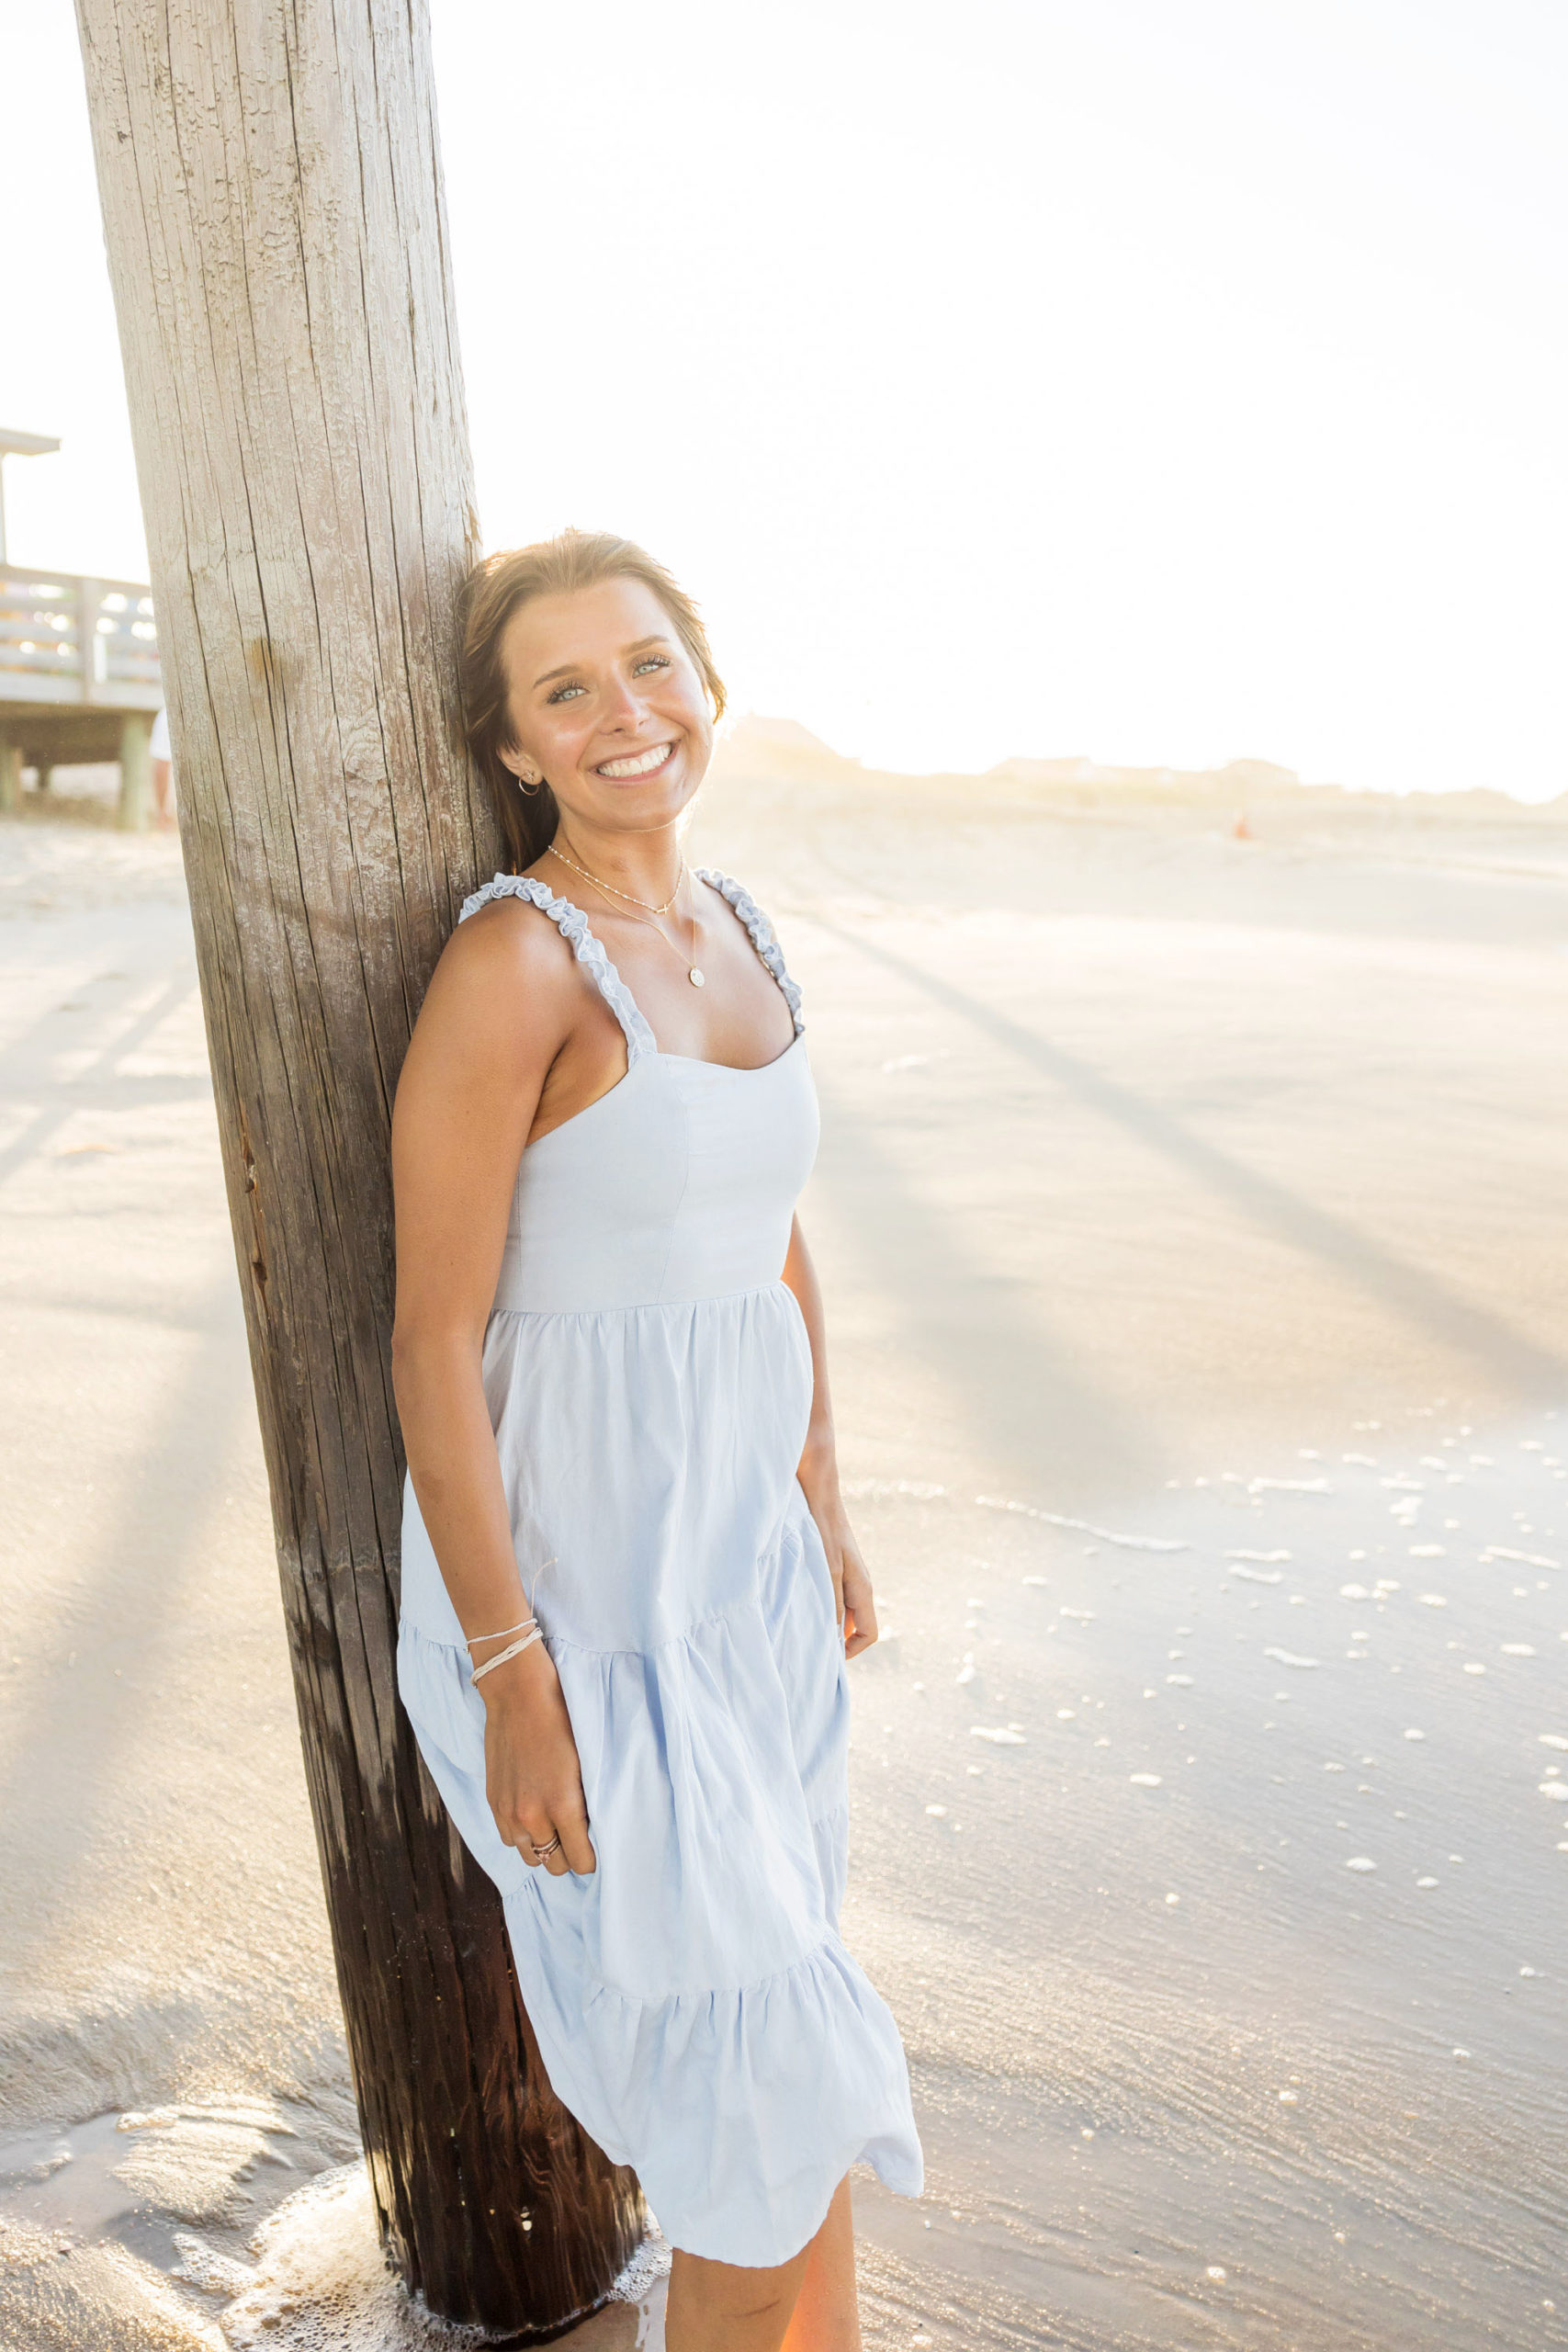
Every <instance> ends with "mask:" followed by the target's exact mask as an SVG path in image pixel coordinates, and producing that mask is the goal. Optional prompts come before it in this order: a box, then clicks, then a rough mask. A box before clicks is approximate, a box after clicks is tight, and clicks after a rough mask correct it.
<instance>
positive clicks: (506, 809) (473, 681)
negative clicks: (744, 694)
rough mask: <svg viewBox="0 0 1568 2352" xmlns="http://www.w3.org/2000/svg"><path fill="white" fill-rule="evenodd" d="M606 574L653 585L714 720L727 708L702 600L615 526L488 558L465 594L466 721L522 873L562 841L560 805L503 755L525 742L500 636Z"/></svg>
mask: <svg viewBox="0 0 1568 2352" xmlns="http://www.w3.org/2000/svg"><path fill="white" fill-rule="evenodd" d="M605 580H640V581H641V582H643V585H644V586H645V587H648V588H651V589H652V591H653V593H654V594H655V595H656V596H657V597H658V599H659V601H660V604H661V605H663V607H664V609H665V611H666V612H667V613H668V614H669V616H670V618H671V622H672V623H673V625H674V628H675V633H676V635H677V636H678V637H679V639H680V640H681V642H682V645H683V646H684V647H685V649H686V650H687V652H688V653H689V654H690V655H691V657H692V661H693V662H694V665H695V668H696V672H697V675H698V676H699V677H700V678H701V680H702V682H703V684H704V685H705V688H706V689H707V695H708V699H709V701H710V702H711V703H712V705H713V714H714V717H715V718H719V717H720V716H721V715H722V713H723V710H724V681H723V679H722V678H721V677H720V676H719V674H718V672H717V671H716V668H715V667H714V659H713V655H712V653H711V652H710V651H709V650H708V640H707V631H706V630H705V628H704V627H703V624H702V616H701V615H700V614H699V613H698V611H697V608H696V606H695V605H694V603H693V602H692V600H691V598H690V596H688V595H687V594H686V592H685V590H684V589H683V588H682V587H680V586H679V585H678V584H677V582H675V581H674V580H673V579H672V578H671V575H670V573H669V572H668V571H665V569H664V566H663V565H662V564H661V563H656V562H655V561H654V560H653V558H652V556H650V555H647V554H645V553H644V551H643V549H642V548H639V547H637V546H636V545H634V543H633V542H632V541H631V540H630V539H622V538H617V537H616V536H615V533H614V532H613V531H563V532H562V533H561V535H560V537H558V538H556V539H540V540H538V541H537V542H536V545H535V546H533V547H530V548H508V549H505V550H504V551H502V553H501V554H499V555H490V556H486V557H485V558H484V560H483V561H482V562H479V563H477V564H476V565H475V566H474V568H473V570H472V571H470V572H469V574H468V580H467V582H466V583H465V585H464V590H463V603H462V651H461V654H460V656H459V674H460V678H461V684H462V694H463V724H464V729H465V731H466V733H467V735H468V748H469V750H470V751H471V752H472V753H473V755H474V763H475V765H476V766H477V767H478V769H479V774H480V775H482V776H483V778H484V781H485V784H486V786H487V788H488V790H489V792H490V796H491V801H492V802H493V804H494V807H495V812H496V815H497V816H498V817H499V818H500V820H501V828H502V832H503V833H504V834H505V836H506V845H507V848H508V850H509V851H510V853H511V855H512V863H513V871H514V872H515V873H519V874H520V873H521V872H522V871H523V870H524V868H525V866H529V865H533V864H534V862H535V860H536V858H540V857H543V855H544V854H545V852H546V850H547V849H548V847H549V845H550V843H551V842H552V841H553V840H554V839H555V831H556V827H557V825H558V822H559V821H560V811H559V809H558V807H557V805H556V797H555V794H554V793H553V792H552V791H551V790H550V787H549V786H548V784H547V783H541V784H540V786H539V787H538V789H537V791H536V792H534V793H532V794H525V793H524V792H523V791H522V790H521V789H520V787H519V786H518V782H517V778H516V776H515V775H513V771H512V770H511V769H510V768H509V767H508V766H507V765H506V763H505V762H504V760H502V756H501V755H502V752H511V751H515V750H516V748H517V743H516V734H515V730H514V729H513V724H512V713H511V710H510V708H509V707H508V703H507V684H508V681H507V676H506V667H505V664H504V662H502V652H501V640H502V637H503V635H504V634H505V630H506V625H507V623H508V621H510V619H511V618H512V616H513V613H514V612H515V611H516V610H517V608H518V606H519V605H525V604H526V603H527V602H528V601H529V599H530V597H534V596H569V595H570V594H573V592H574V591H575V590H577V589H580V588H597V587H598V586H599V584H600V582H602V581H605Z"/></svg>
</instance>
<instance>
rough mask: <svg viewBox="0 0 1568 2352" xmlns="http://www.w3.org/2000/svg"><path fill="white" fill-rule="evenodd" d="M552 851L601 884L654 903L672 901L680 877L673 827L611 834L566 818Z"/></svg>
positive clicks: (679, 855) (574, 818) (606, 830)
mask: <svg viewBox="0 0 1568 2352" xmlns="http://www.w3.org/2000/svg"><path fill="white" fill-rule="evenodd" d="M552 847H553V848H555V849H558V850H559V851H561V852H563V853H564V854H565V855H566V856H567V857H569V858H575V860H576V861H577V864H578V865H581V866H585V867H586V868H587V869H588V871H589V873H590V874H594V875H597V876H598V877H599V879H600V880H601V881H603V882H613V883H614V884H615V888H616V889H618V890H626V891H629V892H630V893H631V895H632V896H633V897H634V898H637V899H650V900H652V901H654V902H655V903H657V902H658V901H660V899H668V898H669V897H670V895H671V891H672V890H673V889H674V888H675V886H676V883H677V882H678V881H679V879H680V876H681V843H680V841H679V840H678V838H677V836H676V831H675V827H674V826H673V825H660V826H657V827H655V828H654V829H653V830H652V831H649V832H646V833H623V832H612V831H609V830H608V829H607V828H606V827H604V826H598V825H585V824H583V822H582V821H581V819H580V818H576V817H570V816H567V815H564V814H563V816H562V818H561V821H560V825H559V828H558V831H557V833H556V837H555V841H554V842H553V844H552Z"/></svg>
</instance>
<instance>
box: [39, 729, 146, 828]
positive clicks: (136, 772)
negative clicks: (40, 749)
mask: <svg viewBox="0 0 1568 2352" xmlns="http://www.w3.org/2000/svg"><path fill="white" fill-rule="evenodd" d="M48 776H49V771H48V770H47V768H40V769H39V779H38V780H39V791H40V792H41V791H42V790H43V789H44V786H45V785H46V783H47V782H48ZM151 815H152V713H151V712H150V711H142V710H128V711H127V712H126V715H125V717H124V718H122V719H121V721H120V727H119V801H118V807H117V809H116V811H115V816H116V821H117V823H118V826H119V828H120V831H122V832H127V833H144V832H145V831H147V820H148V819H149V817H150V816H151Z"/></svg>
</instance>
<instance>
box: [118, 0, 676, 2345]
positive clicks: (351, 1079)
mask: <svg viewBox="0 0 1568 2352" xmlns="http://www.w3.org/2000/svg"><path fill="white" fill-rule="evenodd" d="M77 14H78V20H79V24H80V28H81V34H82V46H83V52H84V56H85V63H86V74H87V89H88V99H89V105H90V108H91V113H92V121H93V137H94V144H95V148H96V157H97V170H98V184H99V191H100V195H101V198H102V202H103V212H104V226H105V234H106V239H107V248H108V258H109V270H110V276H111V278H112V281H113V285H114V292H115V300H116V304H117V307H118V317H119V333H120V342H121V347H122V351H123V354H124V359H125V371H126V382H127V387H128V390H129V394H130V414H131V424H132V429H133V433H134V437H135V444H136V457H137V467H138V471H139V474H140V478H141V502H142V507H143V510H144V513H145V515H146V521H147V530H148V541H149V548H150V552H151V557H152V587H153V592H154V594H155V596H156V599H157V609H158V625H159V635H160V639H161V642H162V647H163V652H164V663H165V670H166V676H167V679H168V689H169V695H168V699H169V711H170V718H171V724H172V728H173V735H174V744H175V753H176V756H177V759H178V763H179V773H180V795H181V803H182V812H181V813H182V825H181V835H182V840H183V843H184V851H185V861H186V876H187V879H188V882H189V887H190V897H191V905H192V909H193V912H194V916H195V922H196V934H197V956H198V960H199V967H200V974H201V986H202V997H203V1001H204V1005H205V1008H206V1017H207V1033H208V1043H209V1050H210V1053H211V1058H212V1071H213V1080H214V1084H215V1088H216V1091H217V1100H218V1114H219V1121H220V1132H221V1136H222V1146H223V1164H224V1172H225V1176H226V1180H227V1183H228V1190H229V1203H230V1211H231V1216H232V1220H233V1227H234V1235H235V1242H236V1249H237V1253H238V1258H239V1267H240V1278H241V1283H242V1287H243V1292H244V1300H245V1314H246V1319H247V1324H248V1328H249V1333H250V1343H251V1353H252V1363H253V1365H254V1374H255V1383H256V1396H257V1402H258V1406H259V1408H260V1415H261V1425H262V1434H263V1439H264V1442H265V1450H266V1459H267V1467H268V1472H269V1476H270V1480H271V1487H272V1500H273V1513H274V1520H275V1524H276V1537H277V1550H278V1560H279V1565H280V1568H281V1573H282V1581H283V1592H284V1600H285V1606H286V1613H287V1618H288V1634H289V1642H290V1647H291V1652H292V1657H293V1664H294V1674H295V1682H296V1689H297V1692H298V1698H299V1721H300V1728H301V1733H302V1736H303V1741H304V1749H305V1758H306V1765H307V1770H308V1773H309V1779H310V1792H311V1801H312V1804H313V1808H314V1813H315V1822H316V1834H317V1838H318V1842H319V1845H320V1850H321V1868H322V1872H323V1875H324V1878H325V1882H326V1891H327V1901H328V1905H329V1909H330V1912H331V1916H332V1924H333V1939H334V1946H335V1950H336V1954H337V1967H338V1980H339V1984H340V1986H341V1989H342V1994H343V2003H344V2013H345V2016H346V2018H347V2025H348V2038H349V2047H350V2051H351V2053H352V2058H353V2064H354V2070H355V2085H356V2088H357V2092H358V2098H359V2108H360V2115H361V2119H362V2121H363V2124H364V2131H365V2142H366V2149H367V2156H368V2161H369V2166H370V2176H371V2179H372V2182H373V2185H374V2188H375V2194H376V2199H377V2203H378V2210H379V2212H380V2216H381V2222H382V2226H383V2230H384V2233H385V2236H386V2241H387V2245H388V2247H389V2252H390V2254H391V2256H392V2257H393V2258H394V2259H395V2261H396V2262H397V2264H398V2265H399V2267H400V2269H401V2271H402V2273H403V2276H404V2277H405V2278H406V2279H407V2280H408V2282H409V2284H410V2285H411V2286H412V2287H414V2288H417V2289H419V2290H422V2291H423V2294H424V2295H425V2297H426V2299H427V2301H429V2303H430V2304H431V2306H432V2307H433V2308H434V2310H435V2311H437V2312H441V2313H442V2314H444V2315H446V2316H447V2317H450V2318H455V2319H464V2320H472V2321H477V2322H479V2323H481V2324H484V2325H486V2326H487V2327H488V2328H491V2329H492V2330H501V2331H506V2330H511V2331H513V2334H514V2339H515V2340H518V2341H542V2340H544V2339H545V2338H547V2337H548V2336H550V2335H555V2334H558V2333H559V2332H560V2329H561V2328H562V2326H563V2325H565V2324H567V2323H568V2322H569V2320H570V2318H571V2317H572V2316H573V2315H574V2314H576V2313H579V2312H582V2311H583V2310H585V2309H588V2308H592V2305H593V2304H594V2303H595V2302H596V2301H599V2300H600V2299H601V2298H602V2297H603V2295H604V2290H605V2289H606V2287H607V2286H608V2284H609V2282H610V2281H611V2279H612V2278H614V2276H615V2272H616V2270H617V2269H618V2268H619V2267H621V2265H622V2264H623V2263H624V2262H625V2260H626V2258H627V2256H629V2255H630V2253H631V2252H632V2250H633V2248H634V2246H635V2245H636V2244H637V2240H638V2238H639V2236H640V2234H641V2230H642V2211H641V2205H640V2201H639V2199H638V2197H637V2188H636V2184H635V2182H634V2181H633V2180H632V2178H631V2177H630V2175H629V2174H626V2173H625V2172H617V2171H615V2170H614V2169H612V2167H611V2166H610V2165H608V2164H607V2163H606V2162H605V2161H604V2158H603V2157H602V2156H601V2155H600V2154H599V2153H598V2151H597V2150H596V2149H594V2148H593V2147H592V2144H591V2143H589V2142H587V2141H586V2140H585V2139H584V2137H583V2135H582V2134H581V2132H580V2131H578V2129H577V2127H576V2126H575V2124H573V2123H572V2121H571V2120H570V2118H569V2117H568V2116H567V2115H566V2114H565V2113H564V2111H563V2110H562V2109H560V2108H559V2107H558V2105H557V2104H556V2102H555V2101H554V2100H553V2098H551V2096H550V2093H549V2089H548V2086H547V2083H546V2081H545V2078H544V2075H543V2070H542V2068H541V2065H540V2063H539V2058H538V2052H537V2050H536V2046H535V2043H534V2041H533V2038H532V2035H531V2033H530V2030H529V2028H528V2025H527V2020H526V2018H525V2016H524V2014H523V2011H522V2007H521V2004H520V2002H519V2000H518V1997H517V1991H516V1985H515V1982H514V1980H513V1975H512V1971H511V1963H510V1954H509V1951H508V1949H507V1945H506V1939H505V1936H504V1932H503V1928H502V1917H501V1912H500V1906H499V1904H498V1902H497V1900H496V1899H495V1897H494V1894H493V1891H492V1890H491V1886H490V1883H489V1882H488V1881H487V1880H485V1879H484V1878H483V1877H482V1875H481V1874H480V1873H479V1871H477V1870H476V1869H475V1868H474V1866H473V1865H472V1864H471V1863H470V1862H469V1861H468V1859H467V1857H466V1855H465V1853H464V1851H463V1849H462V1848H461V1846H460V1845H459V1842H458V1840H457V1836H456V1834H455V1833H454V1831H453V1830H452V1829H451V1827H450V1826H449V1825H448V1823H447V1822H446V1818H445V1815H443V1813H442V1810H441V1807H440V1804H439V1802H438V1800H437V1799H436V1798H435V1795H434V1790H433V1789H432V1787H431V1785H430V1783H429V1781H428V1780H426V1779H425V1778H424V1777H423V1773H422V1769H421V1767H420V1764H419V1761H418V1758H417V1754H416V1751H415V1749H414V1747H413V1744H412V1737H411V1736H410V1734H409V1732H408V1730H407V1728H406V1725H405V1724H404V1722H403V1720H402V1717H401V1715H400V1710H399V1708H398V1705H397V1702H396V1695H395V1688H394V1671H393V1669H394V1659H393V1640H394V1599H393V1596H394V1589H395V1583H396V1572H397V1563H396V1545H397V1529H398V1511H399V1500H400V1480H401V1475H402V1458H401V1453H400V1445H399V1441H398V1430H397V1423H396V1419H395V1414H394V1409H393V1404H392V1386H391V1379H390V1375H389V1333H390V1324H391V1306H392V1283H391V1262H392V1261H391V1207H390V1196H389V1179H388V1168H387V1150H388V1133H389V1114H390V1109H391V1100H392V1090H393V1086H394V1083H395V1080H396V1078H397V1073H398V1070H399V1068H400V1063H401V1060H402V1056H403V1052H404V1048H405V1046H406V1044H407V1040H408V1035H409V1030H410V1027H411V1025H412V1019H413V1015H414V1013H415V1012H416V1011H417V1009H418V1006H419V1002H420V1000H421V997H422V995H423V989H424V986H425V983H426V980H427V978H428V977H429V974H430V970H431V967H432V966H433V964H434V960H435V957H436V956H437V954H438V952H439V950H440V947H441V945H442V943H443V941H444V940H445V939H446V935H447V933H448V932H449V931H450V929H451V927H452V924H453V922H454V920H455V918H456V915H457V908H458V905H459V902H460V900H461V899H462V897H463V895H464V892H465V891H466V890H467V889H468V888H471V887H472V884H473V882H474V879H475V877H476V876H477V875H479V873H480V871H481V870H482V871H483V872H485V873H487V874H488V873H490V872H492V871H493V870H494V866H495V865H496V864H497V863H498V862H499V859H498V856H497V849H498V844H497V842H496V839H495V836H494V834H493V832H492V830H491V820H490V819H489V816H488V814H487V812H486V810H485V808H484V806H483V803H482V800H481V798H480V797H479V794H478V791H477V789H476V787H475V786H474V784H473V781H472V779H471V776H470V774H469V771H468V764H467V762H466V760H465V758H464V756H463V752H462V747H461V742H460V738H459V734H458V730H457V715H456V710H455V707H454V694H453V668H454V665H453V659H452V650H453V647H452V638H453V609H454V595H455V591H456V589H457V583H458V581H459V579H460V577H461V575H462V572H463V571H464V568H465V566H466V564H467V562H468V559H469V556H470V553H471V551H472V548H473V547H474V543H475V524H474V517H473V513H472V500H471V491H470V477H469V460H468V435H467V426H466V420H465V414H464V406H463V390H462V379H461V375H460V370H459V366H458V359H457V334H456V328H455V323H454V318H453V311H452V300H451V284H450V273H449V268H448V255H447V245H446V220H445V213H444V203H443V198H442V192H441V175H440V159H439V156H438V153H437V147H436V136H435V123H434V103H433V96H432V89H431V69H430V56H429V41H428V28H427V25H426V20H425V11H424V6H423V0H78V7H77ZM217 1670H218V1671H219V1672H220V1673H221V1671H222V1666H221V1661H218V1662H217Z"/></svg>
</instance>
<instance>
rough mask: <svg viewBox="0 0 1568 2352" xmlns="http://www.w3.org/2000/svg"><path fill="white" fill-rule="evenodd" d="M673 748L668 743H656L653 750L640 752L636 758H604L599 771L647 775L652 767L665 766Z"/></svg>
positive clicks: (602, 772)
mask: <svg viewBox="0 0 1568 2352" xmlns="http://www.w3.org/2000/svg"><path fill="white" fill-rule="evenodd" d="M670 751H671V745H670V744H668V743H655V745H654V746H653V749H652V750H651V751H649V752H641V753H639V754H638V756H637V758H636V759H635V760H604V761H602V762H601V763H600V766H599V773H600V775H614V776H623V775H648V774H649V771H650V770H651V769H653V768H659V767H662V766H663V764H664V763H665V760H666V759H667V758H668V756H669V753H670Z"/></svg>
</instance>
